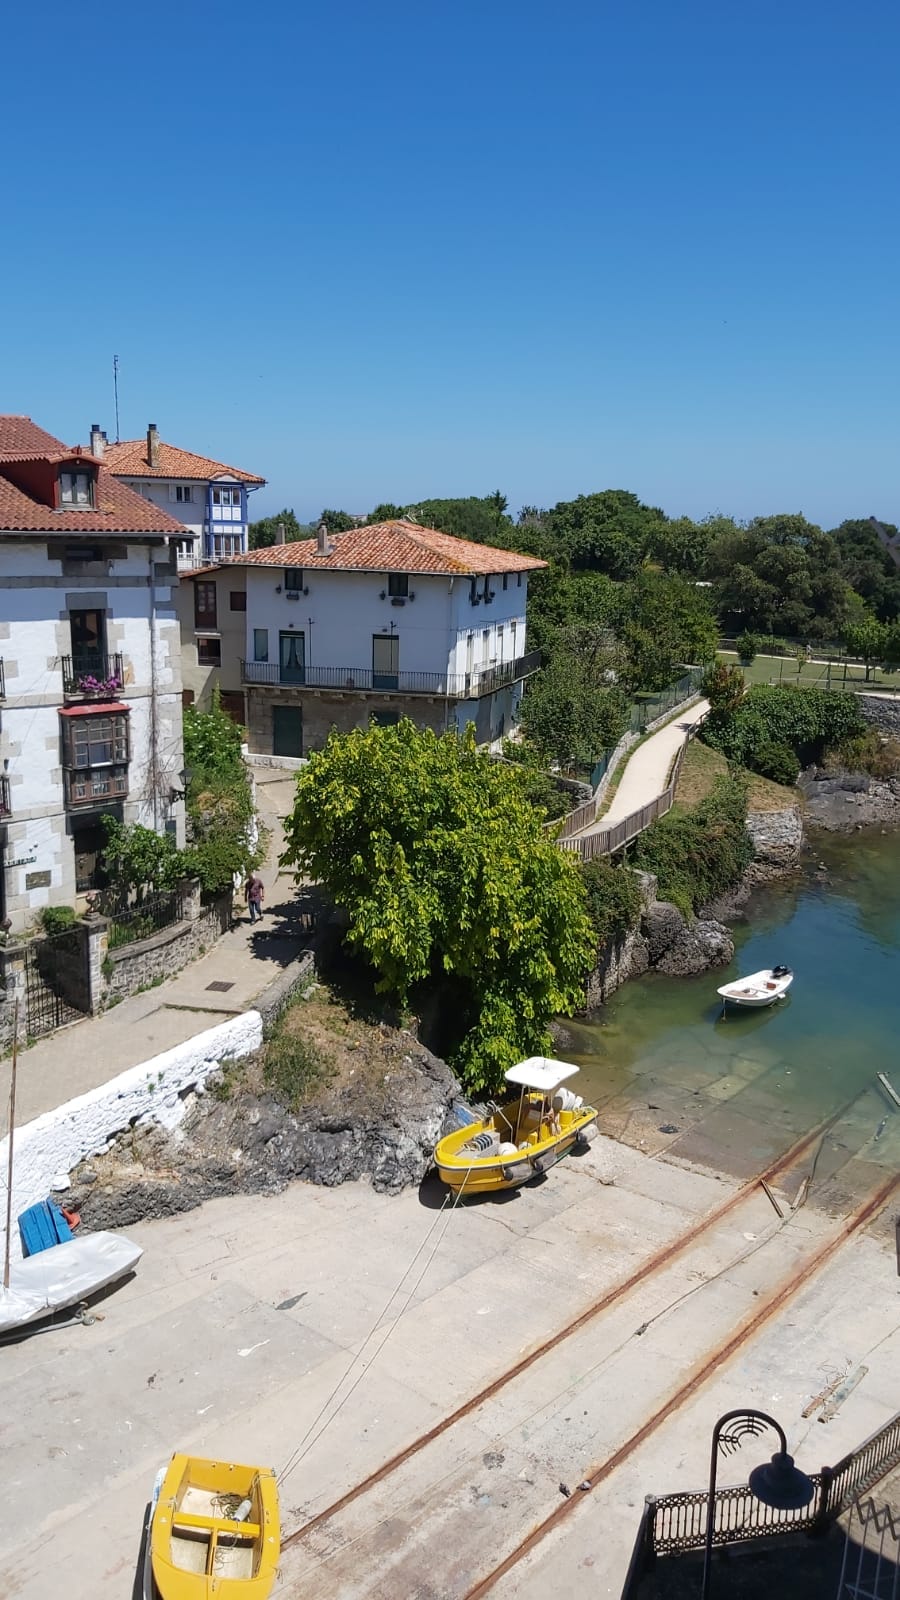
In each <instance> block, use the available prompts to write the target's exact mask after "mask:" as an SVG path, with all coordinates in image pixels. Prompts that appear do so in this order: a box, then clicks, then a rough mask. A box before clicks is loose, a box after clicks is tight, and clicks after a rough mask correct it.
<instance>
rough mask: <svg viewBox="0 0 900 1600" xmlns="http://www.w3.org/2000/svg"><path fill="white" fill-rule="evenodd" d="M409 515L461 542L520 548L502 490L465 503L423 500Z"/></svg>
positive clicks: (476, 497) (473, 497)
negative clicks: (451, 535) (507, 512)
mask: <svg viewBox="0 0 900 1600" xmlns="http://www.w3.org/2000/svg"><path fill="white" fill-rule="evenodd" d="M408 512H409V515H410V516H411V517H412V518H413V520H414V521H415V522H418V523H421V525H422V526H423V527H425V528H438V529H439V530H440V531H441V533H452V534H453V535H454V537H455V538H457V539H471V540H472V542H473V543H474V544H495V545H498V546H499V547H500V548H501V549H503V550H507V549H513V550H514V549H516V548H517V544H516V539H515V533H516V531H517V530H516V529H515V528H514V526H513V523H512V519H511V518H510V517H508V516H507V515H506V500H505V498H504V496H503V495H502V494H500V491H499V490H497V492H496V493H495V494H489V495H485V496H483V497H482V498H479V497H478V496H477V495H470V496H468V498H466V499H462V500H420V501H418V502H417V503H416V504H415V505H411V506H410V507H409V508H408Z"/></svg>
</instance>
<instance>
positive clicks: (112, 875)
mask: <svg viewBox="0 0 900 1600" xmlns="http://www.w3.org/2000/svg"><path fill="white" fill-rule="evenodd" d="M103 827H104V830H105V832H106V844H105V846H104V848H103V871H104V873H105V875H106V876H107V878H108V879H109V881H110V887H111V889H112V890H113V892H114V893H115V892H118V893H119V894H122V893H124V894H125V895H127V896H133V897H134V900H135V903H136V904H137V905H140V904H141V903H142V901H143V900H144V899H146V897H147V895H148V894H149V895H153V894H162V893H163V892H164V891H165V890H166V889H172V888H174V886H175V884H176V883H177V882H178V880H179V878H183V877H185V876H186V873H187V870H188V869H187V868H186V867H185V864H184V858H183V856H182V853H181V851H180V850H179V849H178V847H177V845H176V843H175V840H174V839H173V838H172V836H171V834H168V833H154V831H153V829H152V828H144V827H142V826H141V824H140V823H139V822H120V821H119V820H118V818H117V817H109V816H106V817H104V818H103Z"/></svg>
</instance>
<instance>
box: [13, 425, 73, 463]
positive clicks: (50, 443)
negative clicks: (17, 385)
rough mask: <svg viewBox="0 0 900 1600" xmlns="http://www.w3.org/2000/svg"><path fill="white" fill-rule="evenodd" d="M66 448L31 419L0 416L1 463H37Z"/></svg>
mask: <svg viewBox="0 0 900 1600" xmlns="http://www.w3.org/2000/svg"><path fill="white" fill-rule="evenodd" d="M65 448H66V447H65V445H64V444H63V442H62V440H61V439H55V438H54V437H53V434H52V433H47V432H46V431H45V430H44V429H43V428H39V427H38V425H37V423H36V422H32V420H31V418H30V417H22V416H2V415H0V461H3V460H8V461H36V460H38V459H39V458H44V457H46V456H49V455H54V454H58V452H59V451H60V450H65Z"/></svg>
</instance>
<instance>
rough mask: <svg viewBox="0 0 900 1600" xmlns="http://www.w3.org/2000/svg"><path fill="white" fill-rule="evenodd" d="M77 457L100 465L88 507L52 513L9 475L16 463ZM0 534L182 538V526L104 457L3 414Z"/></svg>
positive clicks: (24, 419) (0, 422)
mask: <svg viewBox="0 0 900 1600" xmlns="http://www.w3.org/2000/svg"><path fill="white" fill-rule="evenodd" d="M79 455H82V456H84V457H85V459H90V460H91V462H92V464H93V465H95V466H96V468H97V480H96V501H97V503H96V505H94V506H91V507H90V508H86V509H85V510H84V511H54V509H53V507H52V506H49V505H45V504H44V503H43V502H42V501H40V500H36V499H35V498H34V497H33V496H32V495H31V494H29V493H28V491H27V490H26V489H24V488H20V487H19V486H18V485H17V484H15V483H13V482H12V481H11V479H10V477H9V475H8V474H9V471H10V469H11V468H12V467H13V466H14V464H15V463H16V462H17V461H19V462H35V461H46V462H48V463H51V464H55V463H57V462H60V461H71V460H73V458H77V457H78V456H79ZM0 533H161V534H176V535H180V536H181V537H182V538H183V537H184V527H183V525H182V523H180V522H177V521H176V519H175V518H174V517H170V516H169V514H168V512H167V511H163V510H162V509H161V508H160V507H159V506H155V505H153V504H152V503H151V502H150V501H149V500H143V499H142V498H141V496H140V495H139V494H135V493H134V490H133V489H129V488H127V487H126V485H125V484H124V483H119V481H118V479H117V478H114V477H113V476H112V473H111V472H109V471H108V470H107V468H106V466H105V463H104V462H103V461H102V460H96V459H95V458H94V457H92V456H90V452H89V451H86V450H84V449H83V448H82V447H81V446H77V445H76V446H75V448H74V449H72V450H69V449H67V448H66V446H65V445H64V444H63V442H62V440H60V439H55V438H54V437H53V435H52V434H50V433H46V432H45V431H44V429H43V428H39V427H38V426H37V424H36V423H34V422H32V420H31V418H30V417H18V416H0Z"/></svg>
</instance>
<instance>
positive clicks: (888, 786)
mask: <svg viewBox="0 0 900 1600" xmlns="http://www.w3.org/2000/svg"><path fill="white" fill-rule="evenodd" d="M798 783H799V787H800V789H801V790H802V791H803V794H804V796H805V798H806V811H807V817H808V819H809V821H810V822H811V823H812V824H814V825H815V826H816V827H817V828H824V829H826V830H827V831H828V832H829V833H854V832H858V831H859V830H860V829H861V828H868V827H877V826H880V825H881V824H883V823H888V824H890V825H891V826H893V827H898V826H900V778H870V777H869V775H868V774H867V773H865V772H829V773H825V772H823V771H822V770H821V769H820V768H818V767H809V768H807V770H806V771H805V772H801V774H800V778H799V780H798Z"/></svg>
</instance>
